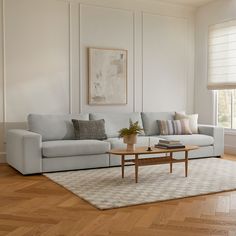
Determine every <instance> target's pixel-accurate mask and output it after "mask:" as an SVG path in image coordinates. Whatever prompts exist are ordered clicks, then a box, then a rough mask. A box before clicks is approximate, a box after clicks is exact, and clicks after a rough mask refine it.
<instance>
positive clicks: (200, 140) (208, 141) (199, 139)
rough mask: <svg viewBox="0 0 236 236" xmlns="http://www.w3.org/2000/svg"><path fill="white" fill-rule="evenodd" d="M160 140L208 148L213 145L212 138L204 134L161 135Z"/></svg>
mask: <svg viewBox="0 0 236 236" xmlns="http://www.w3.org/2000/svg"><path fill="white" fill-rule="evenodd" d="M160 137H161V138H164V139H168V140H179V141H180V142H182V143H183V144H184V145H196V146H200V147H204V146H210V145H213V144H214V138H213V137H212V136H209V135H204V134H192V135H162V136H160Z"/></svg>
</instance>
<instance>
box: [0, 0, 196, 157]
mask: <svg viewBox="0 0 236 236" xmlns="http://www.w3.org/2000/svg"><path fill="white" fill-rule="evenodd" d="M193 13H194V9H193V8H190V7H185V6H181V5H175V4H168V3H164V2H161V1H156V0H148V1H147V0H145V1H144V0H119V1H118V0H112V1H111V0H81V1H79V0H78V1H76V0H73V1H63V0H60V1H59V0H0V45H1V46H0V69H1V70H0V71H1V74H0V97H1V100H0V101H1V102H0V122H1V126H0V154H1V156H2V157H3V156H4V154H5V143H4V142H5V141H4V140H5V131H6V130H7V129H8V128H21V127H26V117H27V114H29V113H79V112H98V111H103V112H111V111H114V112H125V111H171V110H172V111H173V110H186V111H187V112H192V111H193V103H194V101H193V94H194V87H193V85H194V21H193ZM88 47H102V48H121V49H127V50H128V103H127V105H123V106H121V105H116V106H91V105H88V103H87V97H88V87H87V86H88V64H87V62H88V57H87V49H88ZM1 160H3V159H2V158H0V161H1Z"/></svg>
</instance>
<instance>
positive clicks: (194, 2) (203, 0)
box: [162, 0, 217, 7]
mask: <svg viewBox="0 0 236 236" xmlns="http://www.w3.org/2000/svg"><path fill="white" fill-rule="evenodd" d="M162 1H164V2H170V3H176V4H183V5H188V6H193V7H200V6H202V5H205V4H207V3H209V2H213V1H217V0H162Z"/></svg>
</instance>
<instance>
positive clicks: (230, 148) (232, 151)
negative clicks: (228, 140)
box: [225, 145, 236, 155]
mask: <svg viewBox="0 0 236 236" xmlns="http://www.w3.org/2000/svg"><path fill="white" fill-rule="evenodd" d="M225 153H227V154H232V155H236V147H235V146H231V145H225Z"/></svg>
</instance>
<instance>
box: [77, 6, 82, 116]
mask: <svg viewBox="0 0 236 236" xmlns="http://www.w3.org/2000/svg"><path fill="white" fill-rule="evenodd" d="M78 13H79V17H78V19H79V22H78V24H79V65H78V67H79V112H80V113H81V112H82V104H83V103H82V71H81V68H82V67H81V61H82V60H81V58H82V55H81V53H82V50H81V4H80V3H79V12H78Z"/></svg>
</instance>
